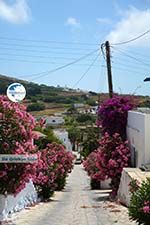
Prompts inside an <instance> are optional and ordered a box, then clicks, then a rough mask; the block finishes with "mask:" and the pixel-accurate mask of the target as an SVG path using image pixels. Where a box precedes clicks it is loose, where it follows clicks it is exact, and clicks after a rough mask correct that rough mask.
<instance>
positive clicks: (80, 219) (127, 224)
mask: <svg viewBox="0 0 150 225" xmlns="http://www.w3.org/2000/svg"><path fill="white" fill-rule="evenodd" d="M108 194H109V193H108V192H107V191H105V190H90V185H89V178H88V176H87V175H86V172H85V171H84V170H83V168H82V166H81V165H75V167H74V170H73V172H72V173H71V174H70V176H69V177H68V180H67V185H66V188H65V189H64V190H63V191H62V192H56V193H55V195H54V196H53V197H52V199H51V200H50V201H49V202H46V203H39V204H38V205H36V206H34V207H29V208H27V209H25V210H23V211H22V212H20V213H18V214H16V215H15V216H14V217H13V218H12V222H10V223H9V225H112V224H115V225H133V224H136V223H134V222H131V221H129V218H128V212H127V208H126V207H123V206H121V205H119V204H117V203H113V202H109V201H108Z"/></svg>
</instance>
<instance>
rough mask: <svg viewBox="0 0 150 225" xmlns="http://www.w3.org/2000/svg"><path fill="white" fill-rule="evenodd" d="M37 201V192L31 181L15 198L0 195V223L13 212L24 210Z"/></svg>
mask: <svg viewBox="0 0 150 225" xmlns="http://www.w3.org/2000/svg"><path fill="white" fill-rule="evenodd" d="M37 201H38V197H37V192H36V190H35V188H34V185H33V183H32V181H30V182H29V183H27V184H26V187H25V188H24V189H23V190H22V191H21V192H20V193H19V194H17V196H13V195H7V196H4V195H0V221H3V220H6V219H7V218H8V217H9V216H10V215H11V214H13V213H14V212H18V211H20V210H22V209H24V208H25V207H26V206H29V205H32V204H34V203H36V202H37Z"/></svg>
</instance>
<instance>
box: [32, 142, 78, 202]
mask: <svg viewBox="0 0 150 225" xmlns="http://www.w3.org/2000/svg"><path fill="white" fill-rule="evenodd" d="M39 154H40V155H39V163H38V168H37V171H36V178H35V180H34V184H35V186H36V188H37V190H38V192H39V193H40V194H41V195H42V196H43V197H44V198H49V197H50V196H51V195H52V193H53V192H54V190H61V189H62V188H63V187H64V185H65V181H66V177H67V175H68V173H69V172H71V170H72V168H73V159H74V157H73V155H72V153H71V152H69V151H67V150H66V149H65V148H64V146H63V145H61V144H57V143H52V144H48V145H47V147H46V148H45V149H43V150H41V151H40V153H39Z"/></svg>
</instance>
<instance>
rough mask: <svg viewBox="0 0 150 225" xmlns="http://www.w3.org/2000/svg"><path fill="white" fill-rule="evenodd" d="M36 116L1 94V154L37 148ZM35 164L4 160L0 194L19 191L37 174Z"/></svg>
mask: <svg viewBox="0 0 150 225" xmlns="http://www.w3.org/2000/svg"><path fill="white" fill-rule="evenodd" d="M35 125H36V122H35V119H34V118H33V116H31V115H30V114H29V113H27V112H26V108H25V106H23V105H21V104H18V103H12V102H10V101H8V99H7V97H5V96H0V154H26V155H27V154H30V153H34V152H35V146H34V144H33V138H35V137H34V134H33V132H32V131H33V129H34V127H35ZM35 171H36V165H35V164H24V163H18V164H17V163H7V164H6V163H0V194H8V193H11V194H16V193H18V192H20V191H21V190H22V189H23V188H24V187H25V184H26V182H28V181H29V179H31V178H32V176H34V174H35Z"/></svg>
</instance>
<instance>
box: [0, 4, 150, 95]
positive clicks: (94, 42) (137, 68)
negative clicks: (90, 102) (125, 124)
mask: <svg viewBox="0 0 150 225" xmlns="http://www.w3.org/2000/svg"><path fill="white" fill-rule="evenodd" d="M0 28H1V33H0V52H1V56H0V73H1V74H4V75H10V76H14V77H17V78H23V79H27V80H29V81H33V82H37V83H44V84H47V85H54V86H57V85H60V86H67V87H71V88H72V87H74V88H80V89H83V90H92V91H96V92H107V89H108V87H107V73H106V67H105V65H106V64H105V60H104V58H103V56H102V54H101V50H100V46H101V44H102V43H103V42H105V41H106V40H109V41H110V44H111V45H112V48H111V55H112V72H113V85H114V91H116V92H118V93H130V94H131V93H135V94H142V95H150V83H148V82H147V83H144V82H143V79H144V78H145V77H146V76H150V69H149V66H150V33H148V34H147V35H145V36H143V37H142V38H140V39H138V40H136V41H134V42H130V43H129V44H124V45H113V44H115V43H120V42H124V41H126V40H130V39H132V38H134V37H136V36H138V35H140V34H142V33H144V32H145V31H147V30H148V29H150V1H149V0H126V1H124V0H111V1H110V0H105V1H103V0H55V1H51V0H43V1H41V0H38V1H37V0H28V1H27V0H0ZM98 49H99V50H98ZM94 50H97V51H96V52H94V53H93V54H92V52H93V51H94ZM89 53H91V55H90V56H88V57H86V58H85V59H83V60H80V61H79V62H77V63H75V64H73V65H70V66H68V67H66V68H63V69H60V70H57V71H55V72H53V73H52V72H46V71H52V70H54V69H55V68H58V67H61V66H63V65H66V64H68V63H70V62H72V61H74V60H76V59H79V58H81V57H82V56H84V55H87V54H89ZM98 54H99V56H98ZM39 73H41V74H39Z"/></svg>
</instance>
